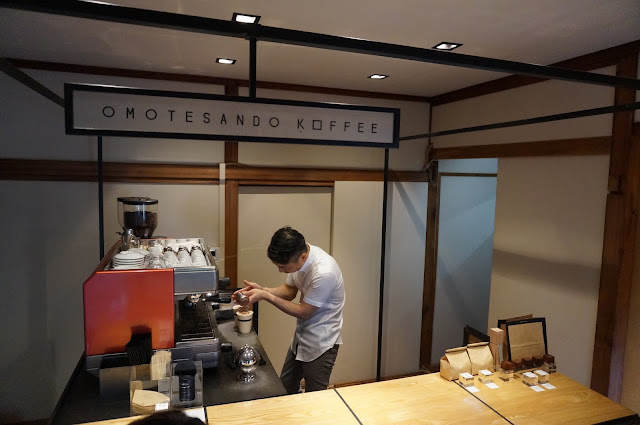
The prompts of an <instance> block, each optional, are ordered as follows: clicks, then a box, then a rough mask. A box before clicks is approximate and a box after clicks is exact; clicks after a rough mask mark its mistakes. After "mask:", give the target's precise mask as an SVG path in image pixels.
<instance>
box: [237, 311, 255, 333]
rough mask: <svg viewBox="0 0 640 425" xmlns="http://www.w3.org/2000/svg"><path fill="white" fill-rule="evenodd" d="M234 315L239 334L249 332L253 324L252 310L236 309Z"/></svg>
mask: <svg viewBox="0 0 640 425" xmlns="http://www.w3.org/2000/svg"><path fill="white" fill-rule="evenodd" d="M235 317H236V320H237V322H238V332H240V333H241V334H248V333H249V332H251V325H252V324H253V310H248V311H242V310H238V311H236V314H235Z"/></svg>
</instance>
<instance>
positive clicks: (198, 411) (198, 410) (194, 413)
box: [183, 407, 207, 423]
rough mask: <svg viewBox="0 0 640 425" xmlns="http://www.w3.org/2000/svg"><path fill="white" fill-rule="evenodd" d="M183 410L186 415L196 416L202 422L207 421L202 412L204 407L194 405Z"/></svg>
mask: <svg viewBox="0 0 640 425" xmlns="http://www.w3.org/2000/svg"><path fill="white" fill-rule="evenodd" d="M183 412H184V413H185V414H186V415H187V416H191V417H192V418H198V419H200V420H201V421H202V422H204V423H206V422H207V419H206V417H205V414H204V407H196V408H194V409H185V410H183Z"/></svg>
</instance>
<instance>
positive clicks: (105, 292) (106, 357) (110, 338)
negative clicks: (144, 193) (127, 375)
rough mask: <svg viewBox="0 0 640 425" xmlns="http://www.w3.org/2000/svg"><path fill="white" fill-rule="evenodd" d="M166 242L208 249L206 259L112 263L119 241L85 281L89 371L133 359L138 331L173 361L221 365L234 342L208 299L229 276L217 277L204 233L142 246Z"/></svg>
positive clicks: (142, 241)
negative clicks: (130, 350)
mask: <svg viewBox="0 0 640 425" xmlns="http://www.w3.org/2000/svg"><path fill="white" fill-rule="evenodd" d="M123 205H127V204H123ZM152 205H153V204H152ZM167 241H175V244H178V245H179V244H180V243H184V244H189V243H190V244H193V245H194V246H195V245H197V246H199V247H201V248H204V249H201V250H202V254H203V255H204V258H205V262H204V264H200V265H190V266H184V265H176V266H174V267H167V266H165V267H162V268H153V269H150V268H131V269H122V268H120V267H113V261H112V260H113V258H114V257H115V256H117V255H119V254H121V250H122V243H121V242H120V241H118V242H116V243H115V244H114V245H113V247H112V248H111V249H110V251H109V252H108V253H107V255H106V256H105V257H104V259H103V260H102V261H101V263H100V264H99V265H98V267H97V268H96V270H95V271H94V272H93V274H92V275H91V276H90V277H89V278H88V279H87V280H86V281H85V282H84V285H83V297H84V328H85V354H86V363H85V366H86V369H87V370H88V371H90V372H92V373H94V374H96V375H97V373H98V371H99V369H100V368H103V367H107V365H113V364H118V365H123V364H126V362H127V361H129V360H130V359H128V358H127V347H128V346H127V344H128V343H130V341H131V340H132V339H133V337H134V336H135V335H139V334H145V335H150V338H151V343H150V344H149V345H150V347H151V349H152V350H160V349H167V350H170V351H171V357H172V361H180V360H200V361H202V366H203V367H204V368H207V367H217V366H218V365H219V363H220V359H221V357H222V355H221V352H222V351H230V349H231V346H230V345H229V344H224V343H222V341H221V340H220V334H219V332H218V328H217V324H216V319H215V312H214V311H213V309H212V308H211V303H210V302H208V301H212V300H214V299H215V298H216V297H217V295H218V288H219V285H220V281H221V280H223V281H224V280H227V281H228V279H225V278H222V279H221V278H220V277H219V270H218V267H217V266H216V263H215V260H214V259H213V257H212V255H211V253H210V251H209V249H207V246H206V244H205V242H204V240H202V238H184V239H165V238H163V239H140V240H139V242H140V246H141V247H152V246H155V248H154V249H156V250H158V249H159V246H162V247H163V249H166V250H168V249H169V248H168V247H167V246H166V245H167ZM180 241H184V242H180ZM174 248H175V245H174ZM139 249H143V248H139ZM150 250H151V248H150ZM145 261H146V260H145Z"/></svg>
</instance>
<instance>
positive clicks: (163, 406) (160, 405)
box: [156, 403, 169, 412]
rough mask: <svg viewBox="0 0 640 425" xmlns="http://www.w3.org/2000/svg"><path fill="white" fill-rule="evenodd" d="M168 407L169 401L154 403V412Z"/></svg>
mask: <svg viewBox="0 0 640 425" xmlns="http://www.w3.org/2000/svg"><path fill="white" fill-rule="evenodd" d="M168 408H169V403H156V412H157V411H158V410H167V409H168Z"/></svg>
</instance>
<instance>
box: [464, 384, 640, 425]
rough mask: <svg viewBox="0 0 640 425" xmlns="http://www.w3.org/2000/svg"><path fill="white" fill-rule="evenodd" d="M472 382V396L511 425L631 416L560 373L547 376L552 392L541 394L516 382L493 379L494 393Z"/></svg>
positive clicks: (616, 405) (577, 421) (600, 420)
mask: <svg viewBox="0 0 640 425" xmlns="http://www.w3.org/2000/svg"><path fill="white" fill-rule="evenodd" d="M475 381H476V383H475V387H476V388H478V389H479V390H480V391H478V392H477V393H475V395H476V396H477V397H478V398H479V399H481V400H482V401H484V402H485V403H487V404H488V405H489V406H491V407H492V408H493V409H495V410H496V411H497V412H498V413H499V414H501V415H502V416H504V417H505V418H507V419H508V420H509V421H511V422H513V423H514V424H595V423H599V422H604V421H608V420H611V419H618V418H624V417H627V416H632V415H634V414H635V413H634V412H632V411H631V410H629V409H627V408H625V407H623V406H621V405H619V404H618V403H616V402H614V401H611V400H609V399H608V398H606V397H604V396H602V395H600V394H598V393H597V392H595V391H593V390H591V389H589V388H587V387H585V386H584V385H581V384H579V383H578V382H576V381H574V380H573V379H571V378H569V377H567V376H565V375H562V374H561V373H553V374H551V376H550V381H549V383H550V384H552V385H553V386H555V387H556V389H553V390H547V389H545V390H544V391H542V392H536V391H534V390H532V389H531V388H529V387H528V386H527V385H525V384H523V383H522V379H520V378H516V379H514V380H513V381H510V382H503V381H502V380H500V379H498V378H494V380H493V382H494V383H495V384H496V385H498V386H499V387H500V388H498V389H495V390H492V389H489V388H487V387H486V386H485V385H484V384H480V383H478V378H477V377H476V380H475Z"/></svg>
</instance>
